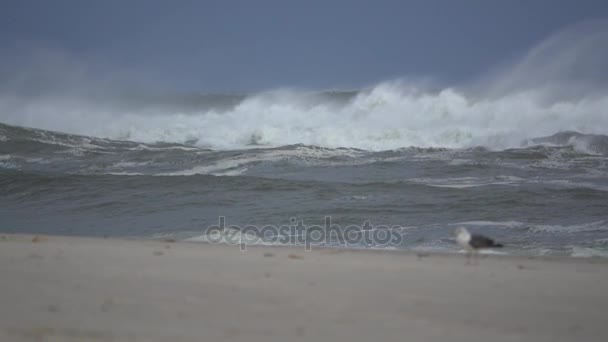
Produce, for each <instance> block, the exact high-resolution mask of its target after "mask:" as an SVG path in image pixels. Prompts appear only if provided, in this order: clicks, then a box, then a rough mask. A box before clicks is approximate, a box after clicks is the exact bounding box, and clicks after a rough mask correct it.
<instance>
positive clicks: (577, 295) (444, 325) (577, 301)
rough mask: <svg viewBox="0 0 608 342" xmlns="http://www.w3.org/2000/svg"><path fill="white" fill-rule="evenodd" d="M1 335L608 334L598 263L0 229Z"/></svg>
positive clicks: (606, 276) (603, 268)
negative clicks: (469, 259)
mask: <svg viewBox="0 0 608 342" xmlns="http://www.w3.org/2000/svg"><path fill="white" fill-rule="evenodd" d="M0 274H1V275H2V281H1V282H0V317H1V318H0V340H2V341H98V340H99V341H292V340H302V341H304V340H319V341H371V340H381V341H406V340H411V341H437V340H439V339H443V340H451V341H523V340H526V341H574V340H576V341H605V339H606V336H607V334H606V332H605V328H606V323H607V322H608V321H607V317H608V316H607V315H606V308H608V293H607V292H606V289H607V287H606V285H607V284H608V261H607V260H605V259H597V258H589V259H575V258H523V257H504V256H487V257H483V258H481V260H479V263H478V265H465V259H464V257H463V256H462V255H454V254H452V255H449V254H416V253H408V252H397V251H359V250H356V251H353V250H339V249H314V250H312V251H309V252H307V251H304V250H303V249H300V248H295V247H293V248H288V247H250V248H249V249H248V250H247V251H246V252H241V251H239V249H238V247H235V246H228V245H207V244H200V243H184V242H177V243H176V242H172V241H142V240H115V239H91V238H76V237H57V236H27V235H3V236H0Z"/></svg>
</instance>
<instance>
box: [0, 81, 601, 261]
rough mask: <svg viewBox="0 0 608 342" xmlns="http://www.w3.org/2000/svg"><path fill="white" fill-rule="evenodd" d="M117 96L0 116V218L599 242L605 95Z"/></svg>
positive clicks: (514, 242) (449, 247)
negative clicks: (109, 101) (460, 231)
mask: <svg viewBox="0 0 608 342" xmlns="http://www.w3.org/2000/svg"><path fill="white" fill-rule="evenodd" d="M524 95H525V96H524ZM118 102H119V101H113V104H114V105H113V107H111V108H110V107H108V106H104V105H102V104H101V103H102V101H99V103H96V104H91V103H90V102H89V103H83V102H77V101H76V102H68V103H66V100H65V99H62V98H54V99H45V101H44V102H41V103H40V104H37V103H30V106H29V107H28V112H25V113H24V112H21V115H20V116H19V120H17V119H14V120H11V118H10V116H9V117H8V120H5V121H8V122H7V124H1V125H0V189H1V190H0V217H2V222H1V231H2V232H3V233H36V234H62V235H82V236H109V237H136V238H152V239H167V238H170V239H176V240H190V241H205V240H207V238H208V236H206V232H207V230H208V228H209V227H211V226H214V225H218V223H219V222H220V220H221V219H220V217H223V220H224V221H225V225H226V226H228V225H232V226H235V229H238V227H245V226H248V225H250V226H251V225H253V226H257V227H264V226H268V225H272V226H274V227H280V226H289V225H292V224H294V222H303V224H304V225H306V226H310V225H319V226H321V227H325V228H327V226H326V223H327V222H326V221H327V220H328V219H329V220H330V221H331V225H334V226H337V227H340V228H341V229H344V228H346V227H348V226H351V225H355V226H359V227H363V228H362V229H368V230H375V231H382V230H390V232H391V234H397V235H398V236H399V239H397V240H395V243H388V244H386V243H379V242H377V241H369V240H364V239H351V240H349V242H348V243H345V241H344V240H340V239H336V240H331V239H330V240H327V241H325V242H323V243H319V245H330V246H337V247H340V246H341V247H350V248H380V249H382V248H389V249H411V250H428V251H458V248H457V246H456V245H455V244H454V240H453V236H452V232H453V230H454V229H455V228H456V227H458V226H465V227H468V228H469V229H470V230H472V231H475V232H482V233H484V234H487V235H490V236H492V237H495V238H496V239H498V240H500V241H501V242H502V243H504V244H505V245H506V248H505V249H504V250H502V251H501V253H508V254H524V255H567V256H606V255H608V210H607V209H608V136H607V135H605V134H606V133H607V129H608V115H606V112H605V108H607V106H608V97H605V96H596V97H593V98H589V97H585V98H584V99H580V100H576V99H569V100H563V99H562V100H560V101H551V100H544V101H540V100H539V99H538V98H536V97H534V96H533V94H532V95H530V94H517V95H513V96H504V97H497V98H473V97H470V96H467V95H465V94H464V93H461V92H459V91H457V90H454V89H444V90H438V91H420V90H419V89H416V88H412V87H408V86H407V85H405V84H403V83H399V82H395V83H383V84H379V85H377V86H375V87H371V88H369V89H365V90H359V91H326V92H305V91H297V90H279V91H273V92H266V93H259V94H254V95H232V94H227V95H187V96H186V95H184V96H173V97H154V98H153V97H141V96H140V97H138V96H134V97H133V98H129V99H125V98H122V99H121V102H120V105H116V103H118ZM59 104H60V106H59ZM53 106H55V107H53ZM57 107H60V108H61V109H62V112H61V115H55V116H53V115H52V114H49V111H50V110H55V112H56V111H57V109H56V108H57ZM5 108H6V106H5ZM28 120H29V121H28ZM11 121H13V122H11ZM15 124H18V125H15ZM24 126H37V127H43V128H46V129H45V130H43V129H38V128H29V127H24ZM365 222H368V223H369V225H367V226H365V227H364V223H365ZM300 233H301V234H307V232H305V231H304V232H300ZM262 235H263V234H262ZM257 243H263V244H266V243H268V244H273V243H274V244H280V243H281V241H277V240H276V239H272V236H271V237H268V236H259V239H258V240H257Z"/></svg>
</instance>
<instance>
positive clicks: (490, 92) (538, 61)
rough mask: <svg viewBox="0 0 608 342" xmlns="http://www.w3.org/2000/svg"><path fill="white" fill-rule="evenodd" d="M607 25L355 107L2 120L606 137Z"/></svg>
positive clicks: (385, 89) (281, 136)
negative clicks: (464, 75)
mask: <svg viewBox="0 0 608 342" xmlns="http://www.w3.org/2000/svg"><path fill="white" fill-rule="evenodd" d="M607 49H608V25H606V24H605V23H597V22H596V23H593V24H587V25H582V26H581V25H579V26H575V27H572V28H569V29H567V30H564V31H563V32H559V33H557V34H556V35H554V36H552V37H550V38H549V39H547V40H546V41H544V42H542V43H541V44H539V45H538V46H537V47H535V48H534V49H532V50H531V51H530V52H529V53H528V54H526V55H525V56H524V57H523V58H522V59H521V60H520V61H519V62H518V63H515V64H514V65H512V66H510V67H508V68H503V69H502V70H501V71H499V72H493V73H492V74H491V76H488V77H485V78H484V79H483V80H480V81H478V82H476V83H475V84H473V85H468V86H467V87H444V88H443V89H442V90H428V89H427V88H425V87H423V86H421V85H417V84H415V83H412V82H406V81H392V82H384V83H381V84H378V85H376V86H373V87H370V88H368V89H366V90H362V91H360V92H359V93H358V94H357V95H356V96H354V97H353V98H352V99H350V100H349V101H346V102H344V101H341V102H334V101H331V100H330V99H327V98H325V100H320V98H319V97H314V96H313V97H311V96H310V93H307V92H302V91H290V90H276V91H270V92H265V93H261V94H256V95H251V96H249V97H247V98H245V99H244V100H243V101H242V102H240V103H239V104H238V105H236V106H235V107H234V108H232V109H231V110H228V111H221V112H220V111H214V110H205V111H200V112H198V113H192V112H189V113H180V112H171V111H169V112H167V111H164V112H161V111H158V110H153V109H152V110H150V109H149V108H148V109H147V110H127V109H121V107H120V106H119V105H115V104H112V105H109V104H108V103H104V102H99V101H90V100H85V99H83V98H78V97H70V96H53V97H45V98H40V97H38V98H25V97H23V96H19V95H15V94H13V95H8V94H4V95H1V96H0V121H2V122H5V123H9V124H16V125H23V126H30V127H36V128H44V129H51V130H57V131H62V132H68V133H75V134H84V135H92V136H98V137H107V138H112V139H126V140H133V141H141V142H158V141H164V142H177V143H195V144H197V145H199V146H203V147H210V148H215V149H232V148H243V147H246V146H251V145H255V146H258V147H259V146H260V145H262V146H271V147H275V146H281V145H289V144H307V145H317V146H323V147H329V148H337V147H349V148H360V149H365V150H374V151H378V150H390V149H396V148H401V147H408V146H420V147H449V148H462V147H472V146H486V147H489V148H494V149H502V148H508V147H516V146H520V144H521V142H522V141H524V140H526V139H529V138H534V137H539V136H546V135H551V134H554V133H557V132H559V131H565V130H568V131H578V132H582V133H593V134H608V91H606V87H605V84H606V83H608V74H607V73H608V71H607V70H608V50H607Z"/></svg>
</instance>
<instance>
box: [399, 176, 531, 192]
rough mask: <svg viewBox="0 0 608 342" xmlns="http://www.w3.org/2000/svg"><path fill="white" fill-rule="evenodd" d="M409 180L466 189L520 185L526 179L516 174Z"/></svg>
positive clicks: (438, 186)
mask: <svg viewBox="0 0 608 342" xmlns="http://www.w3.org/2000/svg"><path fill="white" fill-rule="evenodd" d="M408 181H410V182H413V183H416V184H423V185H427V186H432V187H437V188H453V189H465V188H473V187H479V186H489V185H512V186H513V185H518V184H520V183H522V182H524V181H525V180H524V179H523V178H519V177H515V176H495V177H455V178H411V179H408Z"/></svg>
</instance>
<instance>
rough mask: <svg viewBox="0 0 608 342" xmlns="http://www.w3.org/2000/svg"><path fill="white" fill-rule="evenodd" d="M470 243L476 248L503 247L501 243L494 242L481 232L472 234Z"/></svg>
mask: <svg viewBox="0 0 608 342" xmlns="http://www.w3.org/2000/svg"><path fill="white" fill-rule="evenodd" d="M469 244H470V245H471V247H473V248H475V249H478V248H500V247H502V245H501V244H499V243H496V242H494V240H492V239H490V238H488V237H485V236H483V235H479V234H472V235H471V241H469Z"/></svg>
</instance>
